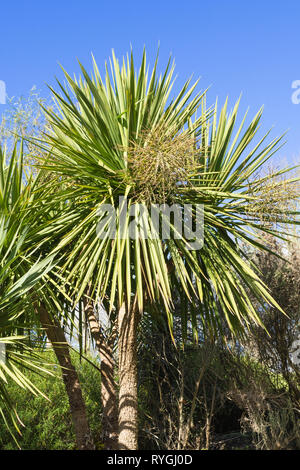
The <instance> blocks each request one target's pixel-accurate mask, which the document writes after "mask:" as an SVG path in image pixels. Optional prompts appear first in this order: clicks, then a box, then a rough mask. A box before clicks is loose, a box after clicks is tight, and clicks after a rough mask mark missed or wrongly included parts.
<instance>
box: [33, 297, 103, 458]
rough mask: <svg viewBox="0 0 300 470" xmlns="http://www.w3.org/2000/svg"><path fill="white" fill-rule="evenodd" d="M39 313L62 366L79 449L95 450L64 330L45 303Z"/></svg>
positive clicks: (39, 308) (40, 307)
mask: <svg viewBox="0 0 300 470" xmlns="http://www.w3.org/2000/svg"><path fill="white" fill-rule="evenodd" d="M38 315H39V318H40V322H41V324H42V327H43V328H44V329H45V331H46V334H47V337H48V340H49V341H50V342H51V344H52V347H53V350H54V352H55V354H56V357H57V360H58V362H59V364H60V366H61V367H62V377H63V381H64V384H65V387H66V391H67V395H68V398H69V403H70V411H71V416H72V421H73V426H74V432H75V437H76V445H77V449H78V450H93V449H94V448H95V447H94V443H93V439H92V436H91V432H90V428H89V424H88V420H87V416H86V406H85V403H84V400H83V396H82V392H81V387H80V383H79V379H78V375H77V372H76V370H75V367H74V366H73V364H72V362H71V357H70V350H69V346H68V344H67V341H66V337H65V334H64V331H63V329H62V328H61V326H60V325H59V323H58V322H57V321H56V320H55V319H54V318H52V317H51V316H50V315H49V313H48V311H47V309H46V308H45V306H44V305H40V306H39V307H38Z"/></svg>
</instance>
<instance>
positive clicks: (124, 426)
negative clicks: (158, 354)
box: [118, 301, 139, 450]
mask: <svg viewBox="0 0 300 470" xmlns="http://www.w3.org/2000/svg"><path fill="white" fill-rule="evenodd" d="M138 320H139V313H138V310H137V308H136V301H135V302H134V304H133V307H132V308H131V309H130V310H129V311H128V310H127V308H126V307H125V304H123V305H122V306H121V308H120V310H119V314H118V327H119V343H118V346H119V376H120V390H119V449H120V450H137V449H138V390H137V388H138V387H137V379H138V377H137V326H138Z"/></svg>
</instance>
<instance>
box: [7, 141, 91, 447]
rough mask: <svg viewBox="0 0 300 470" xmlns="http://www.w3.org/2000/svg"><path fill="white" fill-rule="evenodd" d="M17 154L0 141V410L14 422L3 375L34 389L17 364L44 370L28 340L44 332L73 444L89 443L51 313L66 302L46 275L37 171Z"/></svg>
mask: <svg viewBox="0 0 300 470" xmlns="http://www.w3.org/2000/svg"><path fill="white" fill-rule="evenodd" d="M23 157H24V153H23V144H22V142H21V143H18V142H16V143H15V145H14V149H13V152H12V154H9V155H8V156H7V155H6V153H5V152H4V151H2V149H1V147H0V255H1V264H0V343H1V345H3V344H4V345H7V347H6V359H7V360H5V361H2V362H1V364H0V413H1V415H2V417H3V418H4V419H5V413H4V412H3V410H2V404H3V407H4V408H3V409H6V410H7V411H9V412H10V417H11V418H12V420H13V422H14V424H15V425H17V421H16V420H15V419H14V410H13V407H12V401H11V400H9V397H8V394H7V392H6V385H5V384H6V376H8V377H11V378H12V379H13V380H15V381H16V382H17V383H18V384H19V385H20V386H22V387H25V388H28V389H30V390H31V391H32V392H33V393H37V392H38V390H37V388H36V387H35V386H34V385H33V384H32V383H31V382H29V381H28V379H27V378H26V374H25V375H24V371H22V367H23V369H24V368H26V367H27V368H28V367H29V368H32V369H35V370H36V371H41V370H43V371H45V372H47V370H46V368H45V367H42V364H41V361H38V360H37V357H36V355H35V353H34V346H36V345H35V342H33V344H31V343H32V341H31V337H32V333H33V332H34V333H35V335H34V336H35V338H36V337H37V336H38V337H41V336H42V335H44V334H45V333H46V335H47V337H48V340H49V341H50V342H51V343H52V346H53V349H54V352H55V354H56V356H57V359H58V362H59V364H60V365H61V367H62V375H63V379H64V383H65V386H66V391H67V393H68V398H69V402H70V408H71V415H72V419H73V423H74V430H75V435H76V442H77V447H78V448H79V449H85V448H88V449H92V448H93V444H92V442H91V441H90V432H89V426H88V422H87V417H86V412H85V404H84V401H83V398H82V394H81V388H80V384H79V380H78V377H77V373H76V370H75V368H74V366H73V365H72V363H71V358H70V352H69V348H68V345H67V343H66V338H65V335H64V332H63V329H62V328H61V327H60V323H59V319H58V317H57V313H58V312H57V311H56V310H63V305H64V304H65V303H66V299H65V298H64V297H63V299H62V298H61V294H60V292H59V290H56V289H55V288H53V285H55V286H57V285H58V284H57V280H56V282H55V281H54V278H53V279H51V277H50V272H51V271H52V270H53V269H54V267H55V265H56V264H57V260H54V256H53V255H52V256H48V255H47V251H49V247H47V241H48V236H47V230H45V228H44V227H43V230H42V232H43V233H40V231H41V223H42V221H43V223H44V224H46V220H47V216H46V214H45V213H44V214H43V217H40V216H38V217H36V211H35V208H36V205H38V204H39V202H38V196H40V193H41V192H42V191H43V185H42V181H43V175H41V174H39V175H37V176H36V177H33V175H32V174H29V175H26V171H25V166H24V165H23ZM7 160H8V161H9V163H8V164H7ZM41 180H42V181H41ZM45 281H48V282H45ZM49 281H51V282H49ZM63 301H64V302H63ZM41 328H42V330H41ZM17 429H18V428H17Z"/></svg>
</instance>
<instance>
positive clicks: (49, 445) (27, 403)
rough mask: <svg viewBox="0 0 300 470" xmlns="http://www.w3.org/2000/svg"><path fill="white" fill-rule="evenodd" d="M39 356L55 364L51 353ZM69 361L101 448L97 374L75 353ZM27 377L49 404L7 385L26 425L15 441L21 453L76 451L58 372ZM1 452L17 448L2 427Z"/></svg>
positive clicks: (11, 384)
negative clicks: (33, 451)
mask: <svg viewBox="0 0 300 470" xmlns="http://www.w3.org/2000/svg"><path fill="white" fill-rule="evenodd" d="M41 357H42V358H43V360H47V361H48V362H52V363H54V362H56V360H55V356H54V354H53V353H52V352H50V351H47V352H44V353H42V354H41ZM89 359H90V360H92V361H94V360H93V359H91V358H89ZM72 362H73V364H74V365H75V367H76V369H77V372H78V374H79V379H80V383H81V386H82V391H83V395H84V399H85V402H86V406H87V413H88V417H89V423H90V427H91V431H92V433H93V437H94V439H95V442H96V445H97V447H98V448H101V437H100V433H101V406H100V386H101V384H100V374H99V371H98V370H97V369H95V368H94V367H93V366H92V365H91V364H89V363H88V362H87V361H85V360H84V359H82V361H81V362H80V360H79V356H78V354H77V353H72ZM27 377H28V378H29V379H31V380H32V381H33V382H34V384H35V385H36V386H37V387H38V388H39V389H40V390H41V391H42V392H43V393H44V394H45V395H46V396H47V397H48V399H49V400H50V401H48V400H46V399H45V398H44V397H42V396H41V395H37V396H33V395H32V394H31V393H30V392H29V391H28V390H24V389H21V388H20V387H19V386H17V385H16V384H15V383H13V382H12V381H10V382H9V385H8V392H9V394H10V395H11V397H13V399H14V401H15V402H16V403H17V411H18V414H19V417H20V419H21V421H22V422H23V424H24V425H25V427H22V428H21V432H22V436H20V437H19V438H18V442H19V445H20V447H21V448H22V449H24V450H25V449H32V450H45V449H51V450H62V449H66V450H72V449H75V437H74V433H73V426H72V420H71V415H70V410H69V403H68V397H67V394H66V391H65V387H64V383H63V381H62V379H61V378H60V372H59V369H58V368H57V375H56V376H52V377H51V376H50V377H45V376H43V375H39V376H37V374H33V373H30V372H28V373H27ZM0 449H2V450H9V449H17V445H16V444H15V443H14V441H13V440H12V439H11V435H10V433H9V431H8V430H7V429H6V428H5V427H4V426H1V427H0Z"/></svg>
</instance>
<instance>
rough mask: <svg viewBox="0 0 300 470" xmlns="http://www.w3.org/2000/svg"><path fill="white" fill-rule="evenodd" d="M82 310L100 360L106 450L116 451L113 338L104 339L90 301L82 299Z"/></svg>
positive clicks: (116, 409)
mask: <svg viewBox="0 0 300 470" xmlns="http://www.w3.org/2000/svg"><path fill="white" fill-rule="evenodd" d="M84 309H85V313H86V316H87V318H88V322H89V326H90V330H91V335H92V337H93V339H94V341H95V343H96V347H97V349H98V352H99V355H100V359H101V401H102V407H103V417H102V430H103V436H104V446H105V449H107V450H116V449H118V396H117V390H116V384H115V374H114V368H115V362H114V357H113V338H112V337H110V338H106V337H105V336H104V334H103V333H102V331H101V328H100V325H99V322H98V320H97V318H96V316H95V313H94V305H93V302H92V301H88V300H87V298H84Z"/></svg>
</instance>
